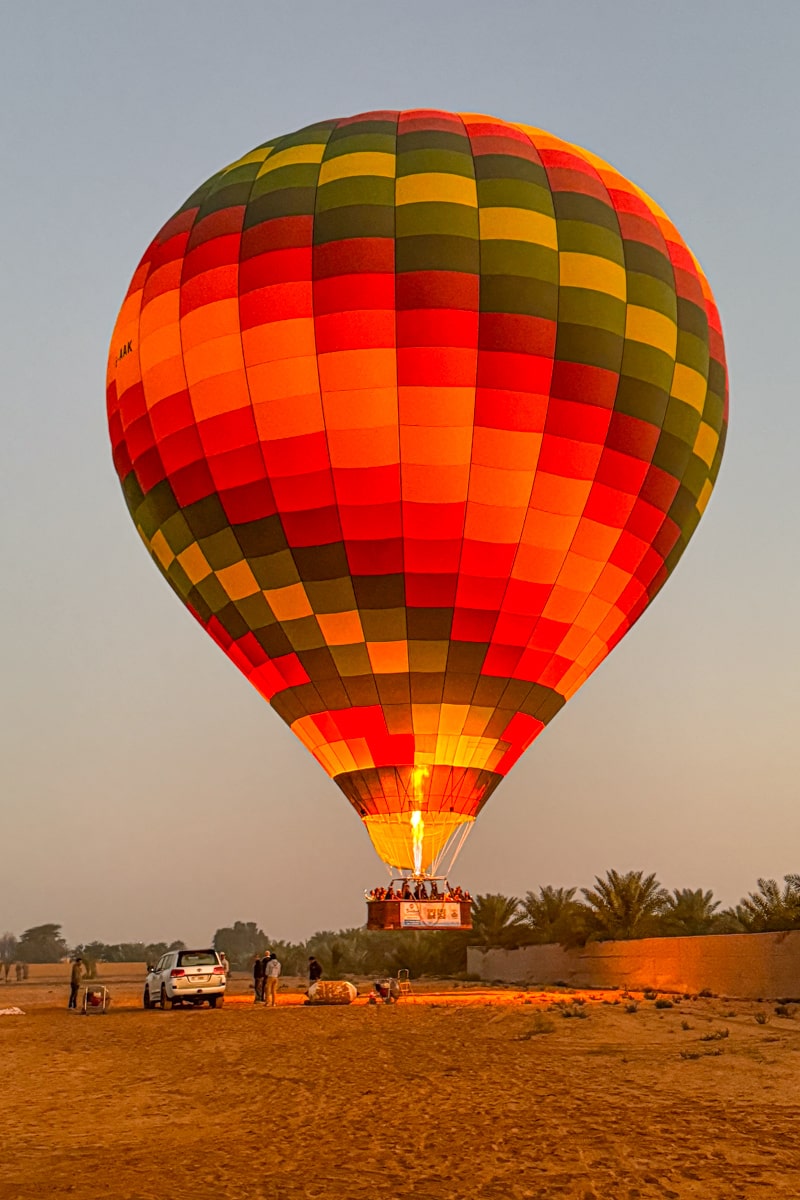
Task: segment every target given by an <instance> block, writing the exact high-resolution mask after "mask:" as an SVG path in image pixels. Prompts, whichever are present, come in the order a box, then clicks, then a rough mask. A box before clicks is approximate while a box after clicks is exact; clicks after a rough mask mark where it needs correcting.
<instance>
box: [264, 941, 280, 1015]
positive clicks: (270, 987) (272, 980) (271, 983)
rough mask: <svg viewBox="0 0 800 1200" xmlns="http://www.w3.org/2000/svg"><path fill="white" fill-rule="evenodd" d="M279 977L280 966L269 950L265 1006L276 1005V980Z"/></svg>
mask: <svg viewBox="0 0 800 1200" xmlns="http://www.w3.org/2000/svg"><path fill="white" fill-rule="evenodd" d="M280 977H281V964H280V963H279V962H278V960H277V958H276V957H275V955H274V954H273V953H272V951H271V950H270V952H269V959H268V960H267V1004H277V1003H278V999H277V993H278V980H279V979H280Z"/></svg>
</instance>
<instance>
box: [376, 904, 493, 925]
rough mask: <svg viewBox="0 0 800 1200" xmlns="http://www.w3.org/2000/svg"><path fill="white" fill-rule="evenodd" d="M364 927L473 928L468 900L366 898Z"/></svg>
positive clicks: (470, 906)
mask: <svg viewBox="0 0 800 1200" xmlns="http://www.w3.org/2000/svg"><path fill="white" fill-rule="evenodd" d="M367 929H429V930H437V929H438V930H451V931H452V930H455V929H472V904H471V902H470V901H469V900H462V901H458V900H443V901H436V900H428V901H426V900H369V901H367Z"/></svg>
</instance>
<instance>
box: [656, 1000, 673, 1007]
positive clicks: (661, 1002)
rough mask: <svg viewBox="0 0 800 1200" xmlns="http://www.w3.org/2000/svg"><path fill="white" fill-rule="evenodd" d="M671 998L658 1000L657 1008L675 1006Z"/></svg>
mask: <svg viewBox="0 0 800 1200" xmlns="http://www.w3.org/2000/svg"><path fill="white" fill-rule="evenodd" d="M674 1007H675V1005H674V1004H673V1003H672V1001H671V1000H656V1008H674Z"/></svg>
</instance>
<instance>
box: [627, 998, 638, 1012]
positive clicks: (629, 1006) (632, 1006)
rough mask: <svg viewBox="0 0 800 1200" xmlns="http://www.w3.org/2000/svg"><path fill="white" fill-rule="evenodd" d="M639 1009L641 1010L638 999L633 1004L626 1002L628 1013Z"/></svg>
mask: <svg viewBox="0 0 800 1200" xmlns="http://www.w3.org/2000/svg"><path fill="white" fill-rule="evenodd" d="M638 1011H639V1005H638V1004H637V1003H636V1001H634V1002H633V1003H632V1004H626V1005H625V1012H626V1013H635V1012H638Z"/></svg>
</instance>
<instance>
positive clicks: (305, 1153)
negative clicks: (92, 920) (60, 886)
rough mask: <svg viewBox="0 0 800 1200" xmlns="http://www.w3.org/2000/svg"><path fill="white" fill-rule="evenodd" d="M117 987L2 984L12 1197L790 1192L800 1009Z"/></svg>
mask: <svg viewBox="0 0 800 1200" xmlns="http://www.w3.org/2000/svg"><path fill="white" fill-rule="evenodd" d="M109 986H110V990H111V993H112V996H113V999H114V1003H113V1005H112V1007H111V1009H110V1011H109V1012H108V1013H107V1014H106V1015H104V1016H88V1017H84V1016H76V1015H75V1014H71V1013H68V1012H67V1011H66V1007H65V1005H66V991H65V989H64V988H63V987H53V986H47V985H35V984H31V985H25V984H23V985H13V984H12V985H8V986H6V987H2V986H0V1008H2V1007H4V1006H5V1005H9V1004H14V1005H18V1006H19V1007H21V1008H23V1009H24V1010H25V1016H21V1017H0V1063H2V1077H1V1078H2V1089H1V1090H0V1130H1V1131H2V1133H1V1134H0V1141H2V1150H1V1151H0V1197H1V1198H2V1200H33V1198H34V1197H35V1198H36V1200H39V1198H40V1197H51V1198H58V1197H63V1196H77V1197H81V1198H82V1197H92V1198H94V1197H108V1198H110V1200H151V1198H156V1197H158V1198H159V1200H161V1198H166V1197H174V1196H183V1195H188V1194H198V1195H199V1194H201V1193H202V1194H203V1195H208V1196H213V1197H215V1198H217V1197H218V1198H220V1200H231V1198H238V1197H249V1198H255V1200H307V1198H308V1200H310V1198H319V1200H362V1198H363V1200H367V1198H368V1200H399V1198H400V1197H404V1198H405V1197H410V1198H412V1200H473V1198H476V1200H483V1198H485V1200H522V1198H526V1200H527V1198H529V1197H531V1198H536V1200H538V1198H542V1200H650V1198H655V1197H659V1198H662V1197H677V1198H680V1200H683V1198H684V1197H685V1198H687V1200H688V1198H690V1197H691V1198H693V1200H695V1198H696V1200H717V1198H718V1200H739V1198H740V1197H741V1198H745V1200H749V1198H750V1197H764V1198H767V1200H777V1198H784V1197H785V1198H787V1200H788V1198H791V1200H797V1197H799V1196H800V1137H799V1136H798V1120H799V1119H800V1090H799V1089H798V1084H799V1083H800V1011H798V1014H797V1016H796V1017H794V1018H791V1017H790V1018H788V1019H787V1018H782V1017H779V1016H776V1015H775V1013H774V1004H772V1003H770V1004H766V1003H765V1004H761V1005H759V1004H755V1003H753V1002H736V1001H730V1000H723V999H718V998H711V999H695V1000H682V1002H681V1003H680V1004H679V1005H675V1007H673V1008H670V1009H656V1007H655V1005H654V1003H653V1002H652V1001H645V1000H641V999H640V998H637V999H639V1003H638V1010H637V1011H636V1012H634V1013H628V1012H626V1011H625V1008H626V1006H627V1005H628V1004H630V1003H631V1002H632V1001H631V1000H630V999H629V998H627V997H624V998H620V997H619V995H618V994H616V993H581V994H574V993H573V994H571V993H569V992H566V991H562V992H558V993H556V994H549V995H543V994H541V993H536V992H533V991H530V992H527V993H526V992H520V991H514V990H510V989H509V990H506V991H499V990H483V991H481V990H479V989H478V990H466V989H464V988H460V989H458V990H451V991H443V990H441V989H440V991H439V992H438V993H437V991H436V989H429V990H427V991H426V992H425V993H422V992H419V991H417V992H416V993H415V996H414V997H413V1000H412V1002H409V1001H405V1000H404V1001H401V1003H400V1004H397V1005H391V1006H388V1005H380V1006H370V1007H368V1006H366V1005H365V1004H358V1005H356V1006H352V1007H342V1008H305V1007H300V1006H299V1005H298V1004H297V1003H292V1002H291V1001H292V1000H295V1001H296V1000H298V999H300V995H299V993H294V994H293V993H291V992H289V991H287V990H284V991H283V992H282V993H281V996H280V1000H281V1003H280V1004H279V1006H278V1008H277V1009H274V1010H268V1009H265V1008H263V1007H262V1006H257V1007H256V1006H254V1005H253V1004H252V1003H251V996H250V995H248V993H247V981H246V980H244V979H242V980H239V981H235V982H234V986H233V989H232V994H231V996H230V997H229V999H228V1000H227V1001H226V1004H225V1007H224V1008H223V1009H222V1010H217V1011H211V1010H210V1009H208V1008H203V1009H198V1010H188V1011H177V1012H171V1011H167V1012H164V1013H162V1012H160V1011H157V1010H156V1011H152V1012H145V1011H143V1010H142V1009H141V1008H139V1007H137V1004H138V987H133V986H132V984H131V983H130V982H129V981H128V982H124V983H122V982H121V983H118V984H114V983H110V984H109ZM576 998H577V999H578V1000H584V1003H583V1004H575V1003H574V1000H575V999H576ZM614 1000H617V1001H618V1002H617V1003H613V1001H614ZM554 1005H561V1006H562V1007H553V1006H554ZM564 1006H568V1007H567V1008H566V1011H568V1012H583V1013H585V1014H587V1015H586V1016H585V1017H584V1018H580V1017H576V1016H573V1017H571V1018H570V1019H565V1018H564V1017H563V1016H562V1012H563V1011H565V1008H564ZM759 1011H761V1012H764V1013H766V1014H767V1015H768V1021H767V1023H766V1024H759V1023H757V1022H756V1020H755V1014H756V1013H757V1012H759ZM684 1025H687V1026H688V1028H684V1027H683V1026H684ZM724 1030H727V1031H728V1035H727V1036H724V1037H717V1038H714V1039H711V1038H709V1035H711V1034H715V1033H717V1031H719V1032H720V1033H721V1032H723V1031H724Z"/></svg>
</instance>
